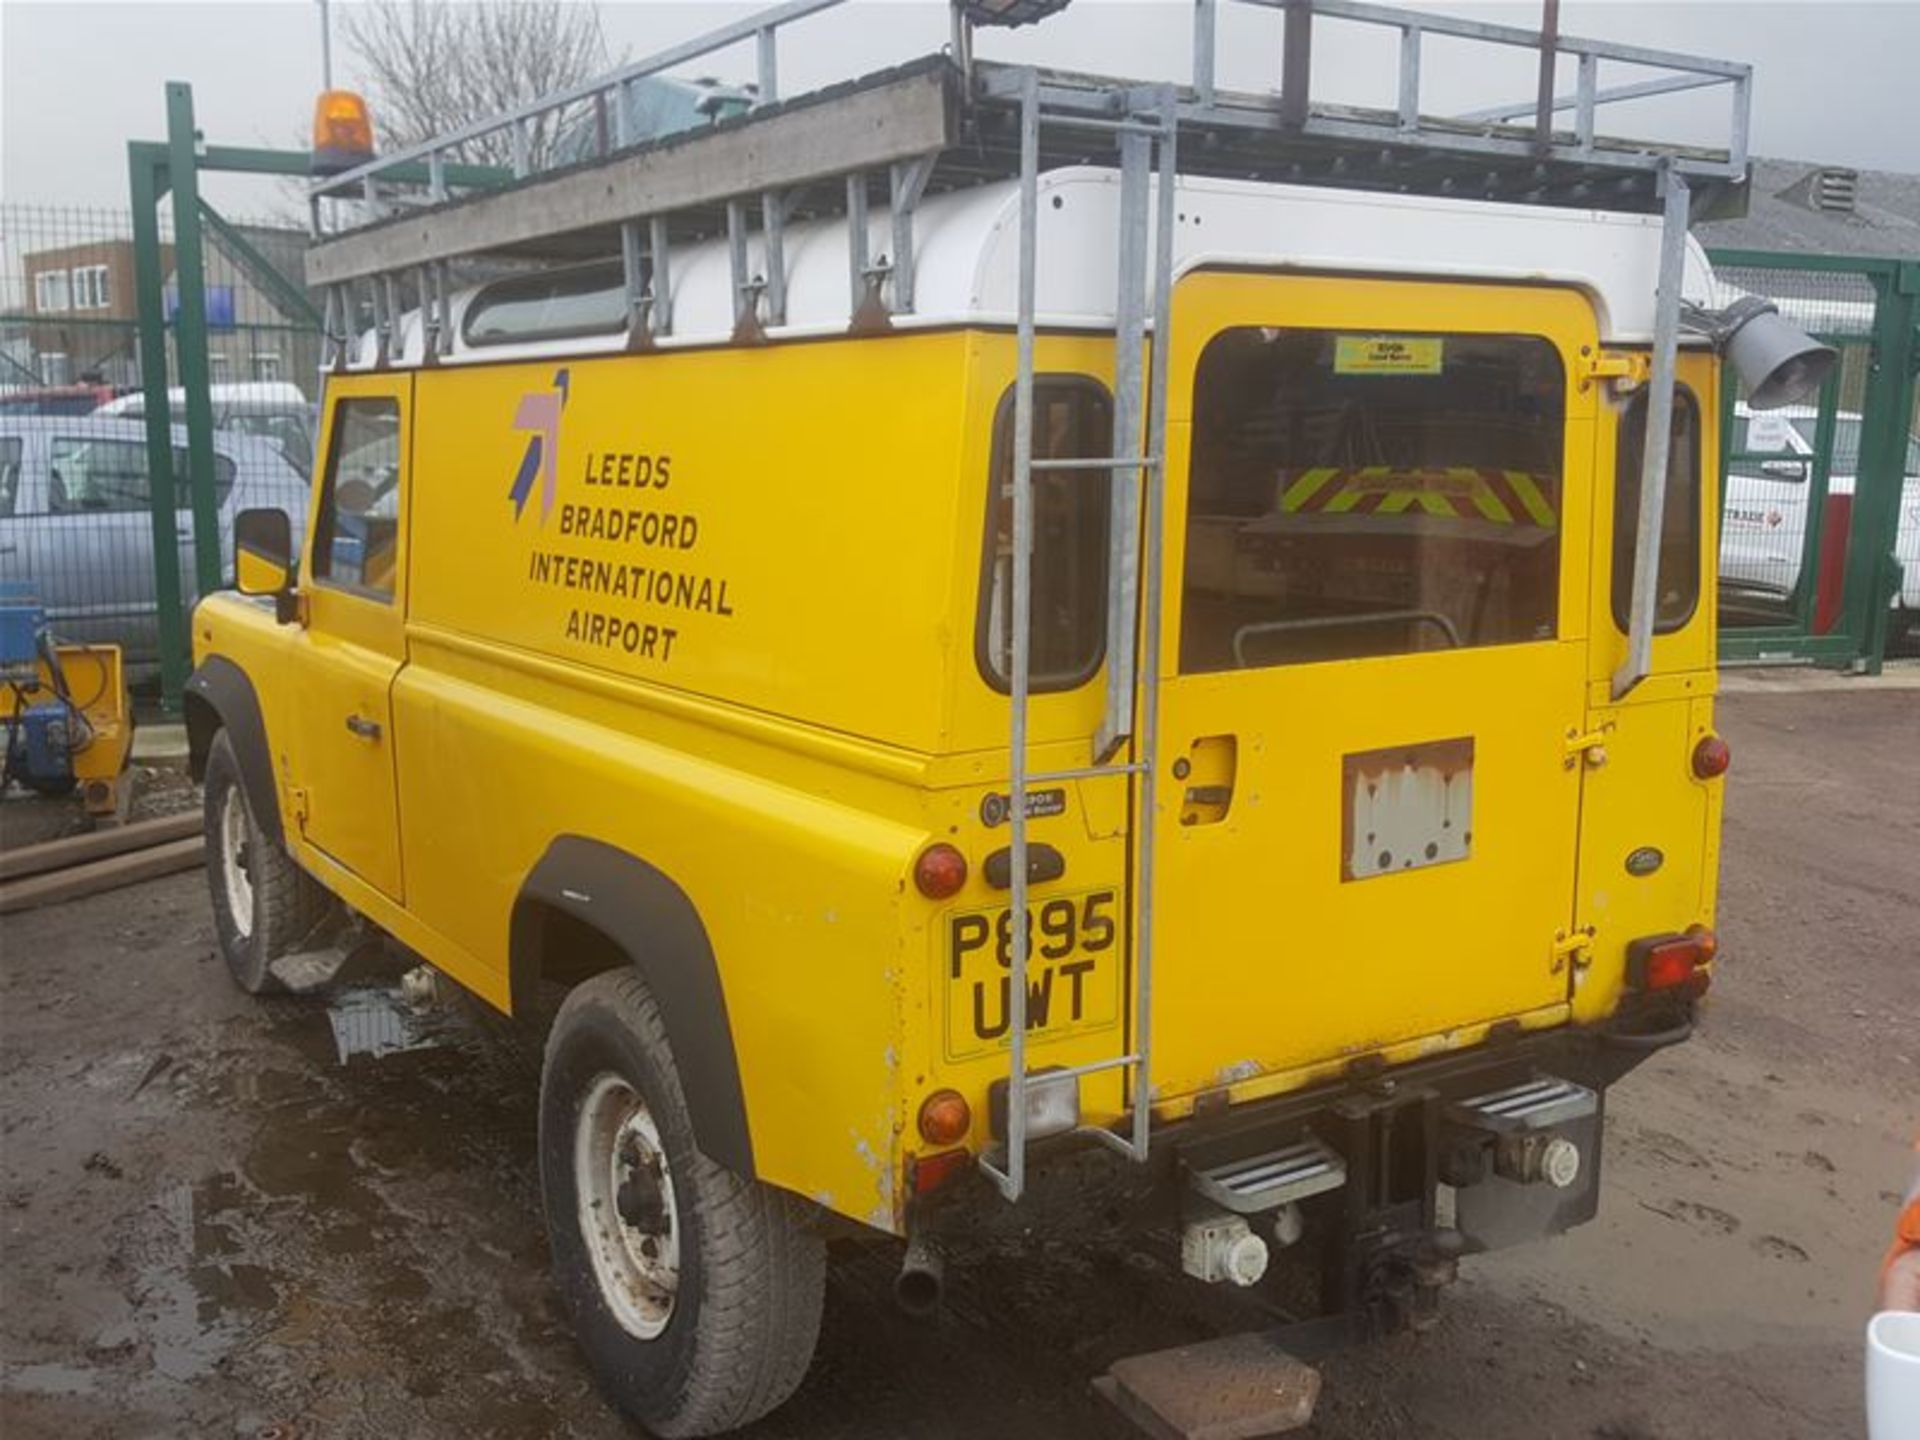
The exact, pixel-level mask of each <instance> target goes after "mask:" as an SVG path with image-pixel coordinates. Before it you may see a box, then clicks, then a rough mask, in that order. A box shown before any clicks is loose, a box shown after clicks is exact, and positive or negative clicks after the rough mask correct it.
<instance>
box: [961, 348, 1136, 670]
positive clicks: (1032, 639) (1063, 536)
mask: <svg viewBox="0 0 1920 1440" xmlns="http://www.w3.org/2000/svg"><path fill="white" fill-rule="evenodd" d="M1112 445H1113V406H1112V403H1111V401H1110V400H1109V399H1108V398H1107V392H1106V390H1105V389H1104V388H1102V386H1101V385H1100V384H1099V383H1098V382H1097V381H1094V380H1091V379H1088V378H1086V377H1085V376H1079V375H1042V376H1037V377H1035V379H1034V382H1033V458H1034V459H1036V460H1043V459H1044V460H1069V459H1097V458H1098V457H1100V456H1102V455H1106V454H1108V453H1109V452H1110V451H1111V449H1112ZM1111 492H1112V481H1111V477H1110V476H1109V474H1108V472H1106V471H1104V470H1051V471H1050V470H1035V471H1034V472H1033V591H1032V595H1031V598H1030V606H1031V608H1030V611H1029V621H1030V623H1029V625H1028V631H1027V633H1028V637H1029V639H1028V662H1029V663H1028V671H1029V675H1030V679H1031V687H1032V689H1033V690H1034V691H1035V692H1036V693H1037V692H1040V691H1045V690H1071V689H1073V688H1074V687H1076V686H1078V685H1082V684H1084V683H1085V682H1086V681H1088V680H1089V679H1091V678H1092V677H1093V674H1094V672H1095V671H1096V670H1098V669H1099V668H1100V662H1101V660H1102V659H1103V658H1104V657H1105V654H1106V644H1107V511H1108V505H1109V500H1110V496H1111ZM1012 615H1013V391H1012V389H1011V388H1009V389H1008V390H1007V393H1006V395H1005V396H1004V397H1003V398H1002V399H1001V402H1000V409H999V413H998V414H997V415H996V416H995V418H994V428H993V469H992V472H991V474H990V476H989V479H988V490H987V540H986V553H985V556H984V558H983V561H982V564H981V574H980V612H979V618H978V621H977V628H976V637H975V638H976V643H975V650H976V658H977V660H978V663H979V666H980V673H981V675H982V676H983V677H984V678H985V679H986V681H987V683H988V684H989V685H992V686H993V687H994V688H995V689H996V690H1006V689H1008V688H1009V687H1010V679H1009V677H1010V676H1011V675H1012V673H1013V667H1012V647H1013V627H1012V623H1011V621H1012Z"/></svg>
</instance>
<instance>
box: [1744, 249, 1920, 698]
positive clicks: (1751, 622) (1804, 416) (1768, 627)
mask: <svg viewBox="0 0 1920 1440" xmlns="http://www.w3.org/2000/svg"><path fill="white" fill-rule="evenodd" d="M1711 256H1712V259H1713V262H1714V267H1715V272H1716V283H1717V285H1718V288H1719V292H1720V293H1718V294H1717V295H1716V296H1715V303H1716V304H1725V303H1727V302H1728V301H1730V300H1731V299H1733V298H1735V297H1736V296H1738V295H1740V294H1743V293H1745V294H1754V295H1763V296H1766V297H1768V298H1770V299H1772V300H1773V301H1775V303H1776V304H1778V305H1779V307H1780V309H1781V312H1782V313H1783V314H1784V315H1786V316H1787V317H1788V318H1789V319H1791V320H1793V321H1794V322H1795V323H1797V324H1799V325H1800V326H1802V327H1803V328H1804V329H1806V330H1809V331H1811V332H1812V333H1813V334H1814V335H1816V336H1817V337H1818V338H1819V339H1821V340H1824V341H1825V342H1826V343H1828V344H1830V345H1832V346H1834V347H1835V348H1836V349H1838V350H1839V352H1840V364H1839V365H1838V366H1836V367H1835V370H1834V373H1833V375H1832V377H1831V378H1830V379H1829V380H1828V381H1827V383H1826V384H1825V385H1824V386H1823V387H1822V388H1821V391H1820V393H1819V394H1818V395H1817V396H1813V397H1809V398H1808V399H1807V400H1806V401H1805V402H1803V403H1801V404H1798V405H1793V406H1789V407H1787V408H1785V409H1783V410H1777V411H1773V412H1770V413H1763V414H1755V413H1750V412H1749V411H1748V410H1747V408H1746V407H1745V406H1744V405H1742V404H1740V403H1739V401H1738V398H1737V396H1736V394H1735V391H1734V387H1733V383H1732V380H1731V377H1730V378H1729V381H1728V386H1727V390H1726V392H1725V394H1724V395H1723V397H1722V399H1723V405H1724V411H1723V416H1722V421H1723V423H1722V431H1721V433H1722V435H1723V436H1724V437H1725V442H1726V443H1725V445H1724V446H1723V454H1722V468H1721V482H1722V491H1721V494H1722V513H1721V535H1720V655H1721V660H1722V662H1723V663H1725V664H1742V663H1746V664H1775V663H1791V664H1818V665H1829V666H1836V667H1842V668H1849V669H1854V670H1858V671H1862V672H1867V673H1873V672H1877V671H1878V670H1879V668H1880V665H1881V661H1882V658H1883V657H1884V655H1885V654H1886V653H1887V650H1888V647H1889V644H1890V643H1892V644H1893V645H1895V646H1899V645H1901V644H1903V643H1911V641H1910V638H1909V632H1911V629H1912V624H1913V622H1914V620H1915V618H1916V615H1917V614H1920V405H1917V403H1916V400H1917V397H1916V392H1915V383H1914V381H1915V369H1916V366H1917V365H1920V338H1917V335H1916V331H1917V328H1920V261H1912V260H1893V259H1885V260H1875V259H1860V258H1857V257H1843V256H1830V255H1794V254H1784V253H1775V252H1767V251H1748V250H1717V251H1713V252H1711Z"/></svg>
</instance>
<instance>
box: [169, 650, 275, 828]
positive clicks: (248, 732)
mask: <svg viewBox="0 0 1920 1440" xmlns="http://www.w3.org/2000/svg"><path fill="white" fill-rule="evenodd" d="M186 697H187V705H186V722H187V758H188V765H189V766H190V768H191V770H192V773H193V778H194V779H195V780H202V779H205V778H206V773H207V751H208V750H209V749H211V748H212V746H213V737H214V735H215V733H216V732H218V731H220V730H222V729H224V730H225V731H226V732H227V733H228V735H229V736H230V737H231V738H232V741H233V753H234V757H235V758H236V759H237V760H238V761H239V762H240V783H241V784H242V785H244V786H245V787H246V790H247V804H248V805H250V806H251V807H252V808H253V818H254V820H255V821H256V822H258V824H259V826H260V828H261V829H262V830H263V831H265V832H266V835H267V838H268V839H270V840H272V841H273V842H274V843H275V844H276V845H282V844H285V843H286V833H285V831H284V830H283V829H282V828H281V824H280V791H279V788H278V787H277V786H276V785H275V784H274V783H273V751H272V750H271V749H270V748H269V747H268V745H267V723H266V721H265V720H264V719H263V718H262V717H261V714H260V697H259V696H258V695H257V694H255V693H254V688H253V681H251V680H250V679H248V678H247V672H246V671H244V670H242V669H241V668H240V667H239V666H238V665H236V664H234V663H233V661H231V660H229V659H227V657H226V656H224V655H209V656H208V657H207V658H206V659H205V660H202V661H201V662H200V664H199V665H198V666H196V667H195V669H194V672H193V674H191V675H190V676H188V677H187V685H186ZM196 702H197V703H196ZM209 712H211V713H209Z"/></svg>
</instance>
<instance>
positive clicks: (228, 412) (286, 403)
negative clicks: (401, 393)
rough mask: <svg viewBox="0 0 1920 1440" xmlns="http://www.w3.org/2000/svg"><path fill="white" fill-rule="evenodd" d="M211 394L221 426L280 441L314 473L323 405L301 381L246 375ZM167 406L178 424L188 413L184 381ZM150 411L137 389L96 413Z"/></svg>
mask: <svg viewBox="0 0 1920 1440" xmlns="http://www.w3.org/2000/svg"><path fill="white" fill-rule="evenodd" d="M207 398H208V399H209V400H211V401H212V402H213V424H214V428H215V429H216V430H226V431H229V432H231V433H233V434H237V435H257V436H259V437H260V438H261V439H263V440H268V441H271V442H272V443H273V444H274V445H276V446H278V447H279V449H280V453H281V454H282V455H284V456H285V457H286V460H287V463H288V464H289V465H291V466H293V468H294V469H295V470H298V471H299V472H300V473H301V474H302V475H303V476H308V477H311V476H312V474H313V439H314V434H315V430H316V423H315V422H316V421H317V419H318V415H319V411H318V407H317V406H315V405H314V403H313V402H312V401H311V400H309V399H307V397H306V395H305V394H304V393H303V392H302V391H301V389H300V387H299V386H298V385H295V384H293V383H291V382H290V381H286V380H244V381H237V382H235V383H233V384H227V385H209V386H208V387H207ZM167 409H168V410H170V411H171V412H172V419H173V421H174V423H175V424H176V425H177V424H183V423H185V421H186V418H187V392H186V391H185V390H183V389H181V388H180V387H179V386H177V385H176V386H174V387H173V388H172V389H170V390H168V391H167ZM146 413H147V397H146V396H145V395H144V394H142V393H141V392H140V391H138V390H136V391H134V392H133V393H132V394H130V395H122V396H120V397H119V398H118V399H116V400H109V401H108V402H107V403H106V404H105V405H102V406H101V407H100V408H99V409H98V410H96V411H94V414H96V415H101V416H122V417H125V418H128V419H138V418H140V417H141V416H143V415H145V414H146Z"/></svg>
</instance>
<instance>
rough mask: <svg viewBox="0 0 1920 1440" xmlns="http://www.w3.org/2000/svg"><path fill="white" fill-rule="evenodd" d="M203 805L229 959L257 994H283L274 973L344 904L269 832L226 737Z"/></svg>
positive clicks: (211, 882) (214, 752) (210, 764)
mask: <svg viewBox="0 0 1920 1440" xmlns="http://www.w3.org/2000/svg"><path fill="white" fill-rule="evenodd" d="M203 803H204V806H205V814H206V821H205V825H206V837H207V885H208V887H209V888H210V889H211V890H212V892H213V921H214V929H215V931H216V932H217V933H218V935H219V940H220V955H221V958H223V959H224V960H225V961H226V962H227V970H228V972H229V973H230V974H231V975H232V976H233V980H234V983H235V984H236V985H238V986H239V987H240V988H241V989H242V990H245V991H246V992H247V993H248V994H249V995H262V994H268V993H271V992H273V991H277V990H282V989H284V988H285V987H284V986H283V985H281V983H280V982H279V981H278V980H276V979H275V978H274V976H273V972H272V971H271V970H269V969H268V968H267V967H268V966H270V965H272V964H273V962H274V961H275V960H278V959H279V958H280V957H281V956H282V955H287V954H291V953H292V952H294V951H296V950H299V949H302V948H304V947H305V946H306V944H307V943H308V941H309V940H310V939H311V938H312V937H313V936H314V935H315V934H316V933H318V932H319V931H320V930H321V928H322V927H323V926H325V925H326V924H327V923H329V921H331V920H332V919H333V918H334V917H335V916H336V915H337V914H338V902H337V901H336V900H335V899H334V898H333V896H332V895H330V894H329V893H328V892H327V891H326V890H325V889H324V888H322V886H321V885H320V884H319V882H318V881H316V880H315V879H314V878H313V877H312V876H310V875H309V874H307V872H306V871H304V870H302V869H301V868H300V867H299V866H298V865H296V864H295V863H294V860H293V857H292V856H291V855H289V854H287V852H286V851H285V850H284V849H282V848H281V847H280V845H279V844H278V843H277V842H275V841H273V840H271V839H269V838H268V837H267V835H266V833H265V832H264V831H262V830H261V828H260V822H259V821H258V820H256V819H255V818H254V814H253V807H252V806H251V805H250V804H249V803H248V802H247V791H246V787H245V786H244V785H242V784H241V783H240V762H239V760H238V758H237V757H236V756H235V755H234V753H233V742H232V741H231V740H229V739H228V738H227V732H226V731H225V730H222V731H220V732H219V733H218V734H216V735H215V736H214V737H213V745H212V746H211V748H210V749H209V750H208V751H207V773H206V782H205V787H204V799H203Z"/></svg>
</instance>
